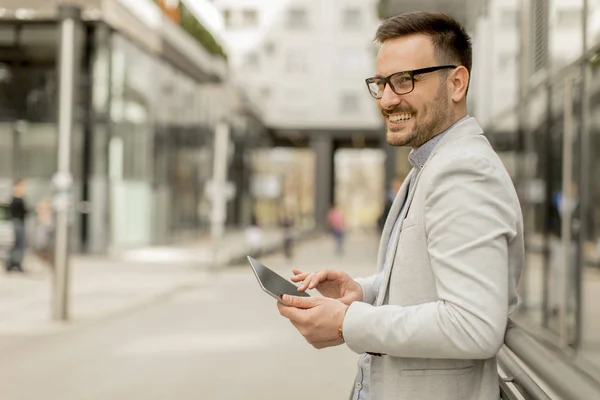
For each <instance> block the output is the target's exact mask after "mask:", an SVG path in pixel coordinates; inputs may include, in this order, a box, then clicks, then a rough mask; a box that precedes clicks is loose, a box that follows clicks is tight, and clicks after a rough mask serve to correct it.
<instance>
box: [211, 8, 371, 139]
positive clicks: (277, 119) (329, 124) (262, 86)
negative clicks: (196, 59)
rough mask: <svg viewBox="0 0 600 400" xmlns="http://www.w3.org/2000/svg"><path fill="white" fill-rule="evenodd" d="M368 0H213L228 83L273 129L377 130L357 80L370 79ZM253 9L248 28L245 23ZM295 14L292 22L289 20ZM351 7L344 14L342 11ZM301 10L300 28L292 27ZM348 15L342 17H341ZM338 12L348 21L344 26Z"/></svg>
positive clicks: (364, 92)
mask: <svg viewBox="0 0 600 400" xmlns="http://www.w3.org/2000/svg"><path fill="white" fill-rule="evenodd" d="M376 4H377V1H375V0H346V1H344V0H289V1H281V0H215V5H216V6H217V7H218V8H219V9H220V10H221V12H222V15H223V16H224V20H225V30H224V32H222V33H221V36H222V37H223V38H224V40H225V42H226V44H227V49H228V51H229V55H230V57H229V59H230V67H231V73H232V76H233V79H234V80H235V81H236V83H237V84H238V85H239V86H241V87H243V88H245V89H246V90H247V92H248V95H249V96H250V98H251V99H252V100H253V101H254V102H255V103H256V104H257V105H259V106H260V108H261V109H262V112H263V115H264V117H265V120H266V122H267V124H268V125H270V126H273V127H276V128H281V129H296V128H306V129H316V128H318V129H323V128H334V129H374V128H377V127H379V126H380V125H381V118H380V117H379V115H378V112H377V109H376V106H375V102H374V101H373V99H372V98H371V97H370V96H369V94H368V92H367V90H366V87H365V84H364V79H365V78H367V77H369V76H371V75H373V74H374V62H375V51H376V48H375V45H374V44H373V43H372V38H373V37H374V34H375V30H376V29H377V26H378V25H379V20H378V18H377V10H376ZM251 10H255V11H256V25H253V18H249V16H250V14H252V13H253V11H251ZM291 10H297V11H295V15H296V19H294V17H293V16H291V14H292V13H294V11H291ZM345 10H352V11H345ZM302 13H305V16H306V24H305V26H299V27H297V28H295V29H294V28H293V27H292V26H291V25H293V23H294V21H295V22H296V23H300V20H301V18H300V17H299V15H300V14H302ZM345 13H349V14H345ZM344 15H350V17H351V20H352V22H355V23H354V24H351V25H350V26H348V25H347V24H345V20H344Z"/></svg>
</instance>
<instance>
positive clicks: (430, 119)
mask: <svg viewBox="0 0 600 400" xmlns="http://www.w3.org/2000/svg"><path fill="white" fill-rule="evenodd" d="M438 65H440V63H439V61H438V60H436V57H435V51H434V47H433V43H432V41H431V39H430V38H429V37H428V36H426V35H410V36H406V37H400V38H395V39H390V40H388V41H386V42H385V43H383V45H382V46H381V48H380V50H379V53H378V55H377V63H376V74H377V75H378V76H389V75H391V74H394V73H396V72H402V71H410V70H414V69H420V68H427V67H434V66H438ZM446 71H449V70H446ZM446 73H448V72H446ZM440 74H444V71H438V72H431V73H427V74H422V75H415V79H414V81H415V83H414V89H413V91H412V92H410V93H408V94H403V95H397V94H396V93H394V92H393V91H392V89H390V88H389V85H386V87H385V90H384V93H383V97H382V98H381V99H378V100H377V106H378V107H379V110H380V111H381V114H382V115H383V117H384V118H385V123H386V127H387V134H386V136H387V141H388V143H389V144H390V145H392V146H411V147H413V148H417V147H419V146H421V145H423V144H424V143H426V142H427V141H428V140H429V139H430V138H432V137H433V136H435V135H437V134H438V133H440V132H442V131H443V130H444V129H446V128H447V127H448V126H449V122H450V120H451V108H450V104H451V99H450V93H449V90H448V87H447V84H446V79H442V78H441V77H440ZM443 76H445V75H443Z"/></svg>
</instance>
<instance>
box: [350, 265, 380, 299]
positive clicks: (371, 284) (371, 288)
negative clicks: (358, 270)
mask: <svg viewBox="0 0 600 400" xmlns="http://www.w3.org/2000/svg"><path fill="white" fill-rule="evenodd" d="M382 279H383V272H380V273H378V274H376V275H372V276H369V277H366V278H356V279H354V280H355V281H356V282H357V283H358V284H359V285H360V286H361V288H362V291H363V300H362V301H363V302H364V303H367V304H375V300H376V299H377V293H379V287H380V286H381V281H382Z"/></svg>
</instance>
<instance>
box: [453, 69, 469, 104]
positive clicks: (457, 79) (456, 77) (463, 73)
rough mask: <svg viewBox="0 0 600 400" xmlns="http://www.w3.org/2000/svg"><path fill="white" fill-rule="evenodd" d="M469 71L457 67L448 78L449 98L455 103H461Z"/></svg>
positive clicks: (464, 94) (465, 92)
mask: <svg viewBox="0 0 600 400" xmlns="http://www.w3.org/2000/svg"><path fill="white" fill-rule="evenodd" d="M469 77H470V76H469V71H468V70H467V68H465V67H464V66H463V65H461V66H459V67H457V68H456V69H455V70H454V71H453V72H452V75H451V76H450V79H449V82H450V90H451V98H452V101H454V102H455V103H459V102H460V101H462V100H463V99H464V98H465V96H466V95H467V88H468V87H469Z"/></svg>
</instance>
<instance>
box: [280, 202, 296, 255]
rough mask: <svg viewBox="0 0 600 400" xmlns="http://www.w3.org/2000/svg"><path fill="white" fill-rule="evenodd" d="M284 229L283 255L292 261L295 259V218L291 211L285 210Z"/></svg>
mask: <svg viewBox="0 0 600 400" xmlns="http://www.w3.org/2000/svg"><path fill="white" fill-rule="evenodd" d="M281 227H282V228H283V254H284V255H285V258H286V259H288V260H291V259H292V258H293V257H294V217H293V216H292V213H291V211H290V210H289V209H287V208H286V209H284V210H283V213H282V215H281Z"/></svg>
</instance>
